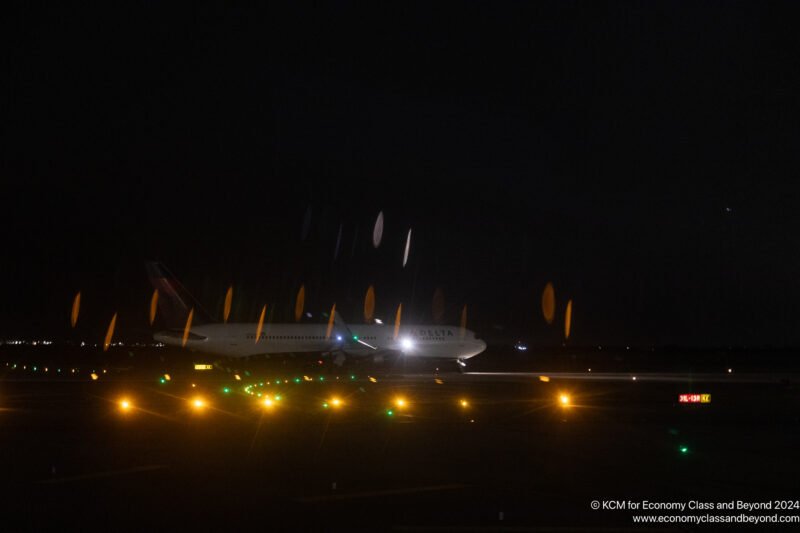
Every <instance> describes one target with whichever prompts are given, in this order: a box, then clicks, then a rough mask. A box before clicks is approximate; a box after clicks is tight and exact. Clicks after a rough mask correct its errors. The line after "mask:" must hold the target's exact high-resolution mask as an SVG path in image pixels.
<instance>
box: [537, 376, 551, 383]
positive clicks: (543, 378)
mask: <svg viewBox="0 0 800 533" xmlns="http://www.w3.org/2000/svg"><path fill="white" fill-rule="evenodd" d="M539 381H541V382H543V383H550V378H549V377H547V376H539Z"/></svg>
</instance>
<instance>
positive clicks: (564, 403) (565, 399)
mask: <svg viewBox="0 0 800 533" xmlns="http://www.w3.org/2000/svg"><path fill="white" fill-rule="evenodd" d="M558 403H560V404H561V407H569V405H570V403H569V395H567V394H560V395H559V396H558Z"/></svg>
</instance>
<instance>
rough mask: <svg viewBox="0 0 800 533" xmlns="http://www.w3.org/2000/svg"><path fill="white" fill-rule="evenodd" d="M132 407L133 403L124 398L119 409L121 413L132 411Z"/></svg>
mask: <svg viewBox="0 0 800 533" xmlns="http://www.w3.org/2000/svg"><path fill="white" fill-rule="evenodd" d="M131 407H132V406H131V402H130V400H128V399H127V398H123V399H122V400H120V401H119V408H120V410H121V411H130V409H131Z"/></svg>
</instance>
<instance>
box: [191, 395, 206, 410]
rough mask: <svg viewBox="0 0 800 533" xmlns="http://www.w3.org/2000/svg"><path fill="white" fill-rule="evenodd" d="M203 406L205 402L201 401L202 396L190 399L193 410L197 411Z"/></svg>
mask: <svg viewBox="0 0 800 533" xmlns="http://www.w3.org/2000/svg"><path fill="white" fill-rule="evenodd" d="M205 406H206V402H205V401H203V399H202V398H195V399H194V400H192V407H194V409H195V410H198V411H199V410H200V409H202V408H203V407H205Z"/></svg>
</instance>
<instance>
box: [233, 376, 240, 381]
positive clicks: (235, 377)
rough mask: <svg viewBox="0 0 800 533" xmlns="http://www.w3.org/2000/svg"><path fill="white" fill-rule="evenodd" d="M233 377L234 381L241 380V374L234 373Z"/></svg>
mask: <svg viewBox="0 0 800 533" xmlns="http://www.w3.org/2000/svg"><path fill="white" fill-rule="evenodd" d="M233 379H235V380H236V381H242V376H240V375H239V374H234V375H233Z"/></svg>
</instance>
